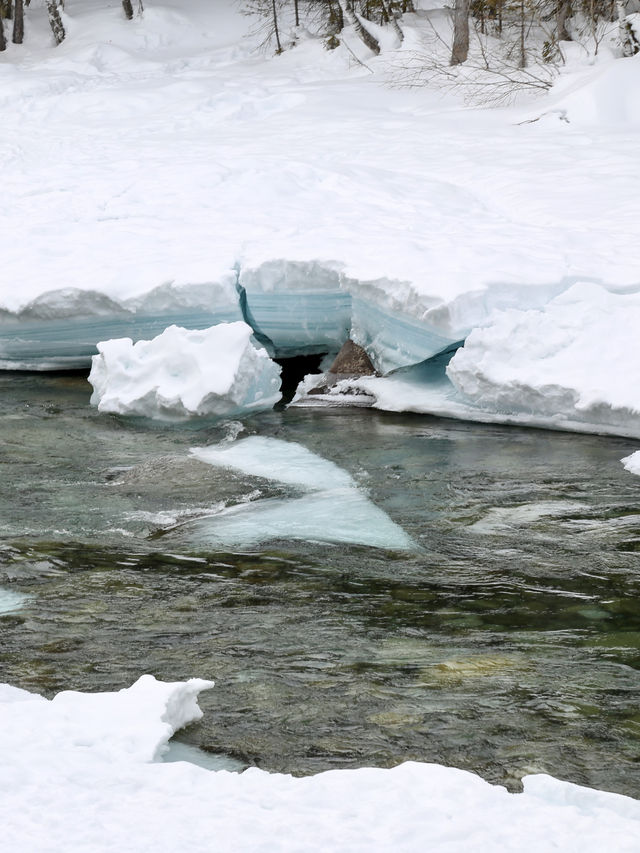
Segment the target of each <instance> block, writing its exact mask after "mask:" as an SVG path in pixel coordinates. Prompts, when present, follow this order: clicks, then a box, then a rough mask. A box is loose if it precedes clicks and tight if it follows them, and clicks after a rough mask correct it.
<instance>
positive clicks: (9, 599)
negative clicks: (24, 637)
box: [0, 587, 29, 614]
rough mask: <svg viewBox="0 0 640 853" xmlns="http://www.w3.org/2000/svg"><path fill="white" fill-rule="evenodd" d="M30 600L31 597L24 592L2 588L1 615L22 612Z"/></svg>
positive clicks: (0, 595) (0, 593)
mask: <svg viewBox="0 0 640 853" xmlns="http://www.w3.org/2000/svg"><path fill="white" fill-rule="evenodd" d="M28 600H29V596H28V595H25V594H24V593H22V592H16V591H15V590H13V589H5V588H4V587H0V614H2V613H13V612H14V611H15V610H20V608H21V607H24V605H25V603H26V602H27V601H28Z"/></svg>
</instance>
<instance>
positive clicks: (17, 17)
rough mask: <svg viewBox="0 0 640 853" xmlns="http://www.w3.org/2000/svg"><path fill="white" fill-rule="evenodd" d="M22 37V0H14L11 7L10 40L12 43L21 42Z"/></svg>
mask: <svg viewBox="0 0 640 853" xmlns="http://www.w3.org/2000/svg"><path fill="white" fill-rule="evenodd" d="M23 39H24V5H23V3H22V0H16V2H15V5H14V7H13V34H12V36H11V41H12V42H13V43H14V44H22V41H23Z"/></svg>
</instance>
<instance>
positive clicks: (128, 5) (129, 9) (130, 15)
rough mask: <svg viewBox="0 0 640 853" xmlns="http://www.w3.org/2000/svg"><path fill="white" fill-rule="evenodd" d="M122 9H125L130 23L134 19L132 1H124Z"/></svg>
mask: <svg viewBox="0 0 640 853" xmlns="http://www.w3.org/2000/svg"><path fill="white" fill-rule="evenodd" d="M122 8H123V9H124V14H125V17H126V19H127V21H130V20H131V19H132V18H133V6H132V5H131V0H122Z"/></svg>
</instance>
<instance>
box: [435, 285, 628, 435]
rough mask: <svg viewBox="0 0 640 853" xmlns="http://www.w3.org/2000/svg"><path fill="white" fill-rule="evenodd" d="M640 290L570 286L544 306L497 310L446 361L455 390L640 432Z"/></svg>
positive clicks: (514, 407) (491, 404)
mask: <svg viewBox="0 0 640 853" xmlns="http://www.w3.org/2000/svg"><path fill="white" fill-rule="evenodd" d="M639 325H640V294H614V293H609V292H608V291H606V290H604V289H603V288H602V287H598V286H597V285H595V284H589V283H584V284H575V285H573V287H571V288H569V289H568V290H567V291H565V292H564V293H563V294H561V295H560V296H558V297H556V298H555V299H553V300H551V302H549V304H548V305H546V306H545V307H544V308H543V309H541V310H529V311H521V310H517V309H511V310H509V311H504V312H496V313H495V314H494V316H493V319H492V321H491V322H489V323H488V324H487V325H486V326H484V327H483V328H479V329H475V330H474V331H473V332H472V333H471V334H470V335H469V337H468V338H467V339H466V341H465V344H464V347H462V348H461V349H459V350H458V351H457V352H456V354H455V355H454V357H453V358H452V359H451V361H450V363H449V366H448V368H447V374H448V376H449V378H450V379H451V381H452V383H453V385H454V386H455V387H456V389H457V390H458V391H459V392H460V393H461V394H462V395H463V396H464V397H465V398H466V399H468V400H470V401H472V402H473V403H476V404H477V405H480V406H481V407H482V408H483V409H486V410H489V411H495V412H503V413H505V414H512V413H518V412H528V413H530V414H536V415H538V416H543V417H544V416H547V417H549V418H553V417H555V416H558V415H561V416H563V417H565V418H566V419H567V420H571V421H578V422H579V421H584V422H586V423H588V424H594V425H595V424H597V425H603V426H609V427H614V428H615V427H616V426H620V427H622V426H624V427H626V428H627V429H633V431H634V432H635V433H636V434H638V435H640V397H639V396H638V389H637V385H636V383H635V381H634V379H633V377H636V376H640V347H638V346H637V340H638V337H637V329H638V326H639Z"/></svg>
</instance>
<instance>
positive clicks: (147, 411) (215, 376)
mask: <svg viewBox="0 0 640 853" xmlns="http://www.w3.org/2000/svg"><path fill="white" fill-rule="evenodd" d="M251 337H252V330H251V328H250V327H249V326H247V325H246V323H243V322H237V323H220V324H219V325H217V326H213V327H212V328H210V329H205V330H202V331H188V330H186V329H182V328H180V327H178V326H170V327H169V328H168V329H165V331H164V332H163V333H162V334H161V335H158V337H156V338H154V339H153V340H151V341H138V343H136V344H134V343H133V341H132V340H131V339H130V338H122V339H119V340H112V341H102V342H101V343H99V344H98V350H99V355H97V356H94V358H93V363H92V367H91V374H90V375H89V381H90V382H91V384H92V385H93V387H94V392H93V394H92V397H91V402H92V404H93V405H95V406H97V407H98V410H99V411H101V412H114V413H118V414H125V415H142V416H145V417H151V418H164V419H173V420H181V419H185V418H189V417H193V416H198V415H210V416H234V415H238V414H242V413H248V412H255V411H261V410H263V409H270V408H271V407H272V406H273V405H274V404H275V403H276V402H277V401H278V400H279V399H280V390H279V389H280V367H279V366H278V365H277V364H275V363H274V362H273V361H271V359H270V358H269V357H268V355H267V353H266V352H265V350H263V349H262V348H259V347H256V346H255V345H254V343H253V342H252V340H251Z"/></svg>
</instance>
